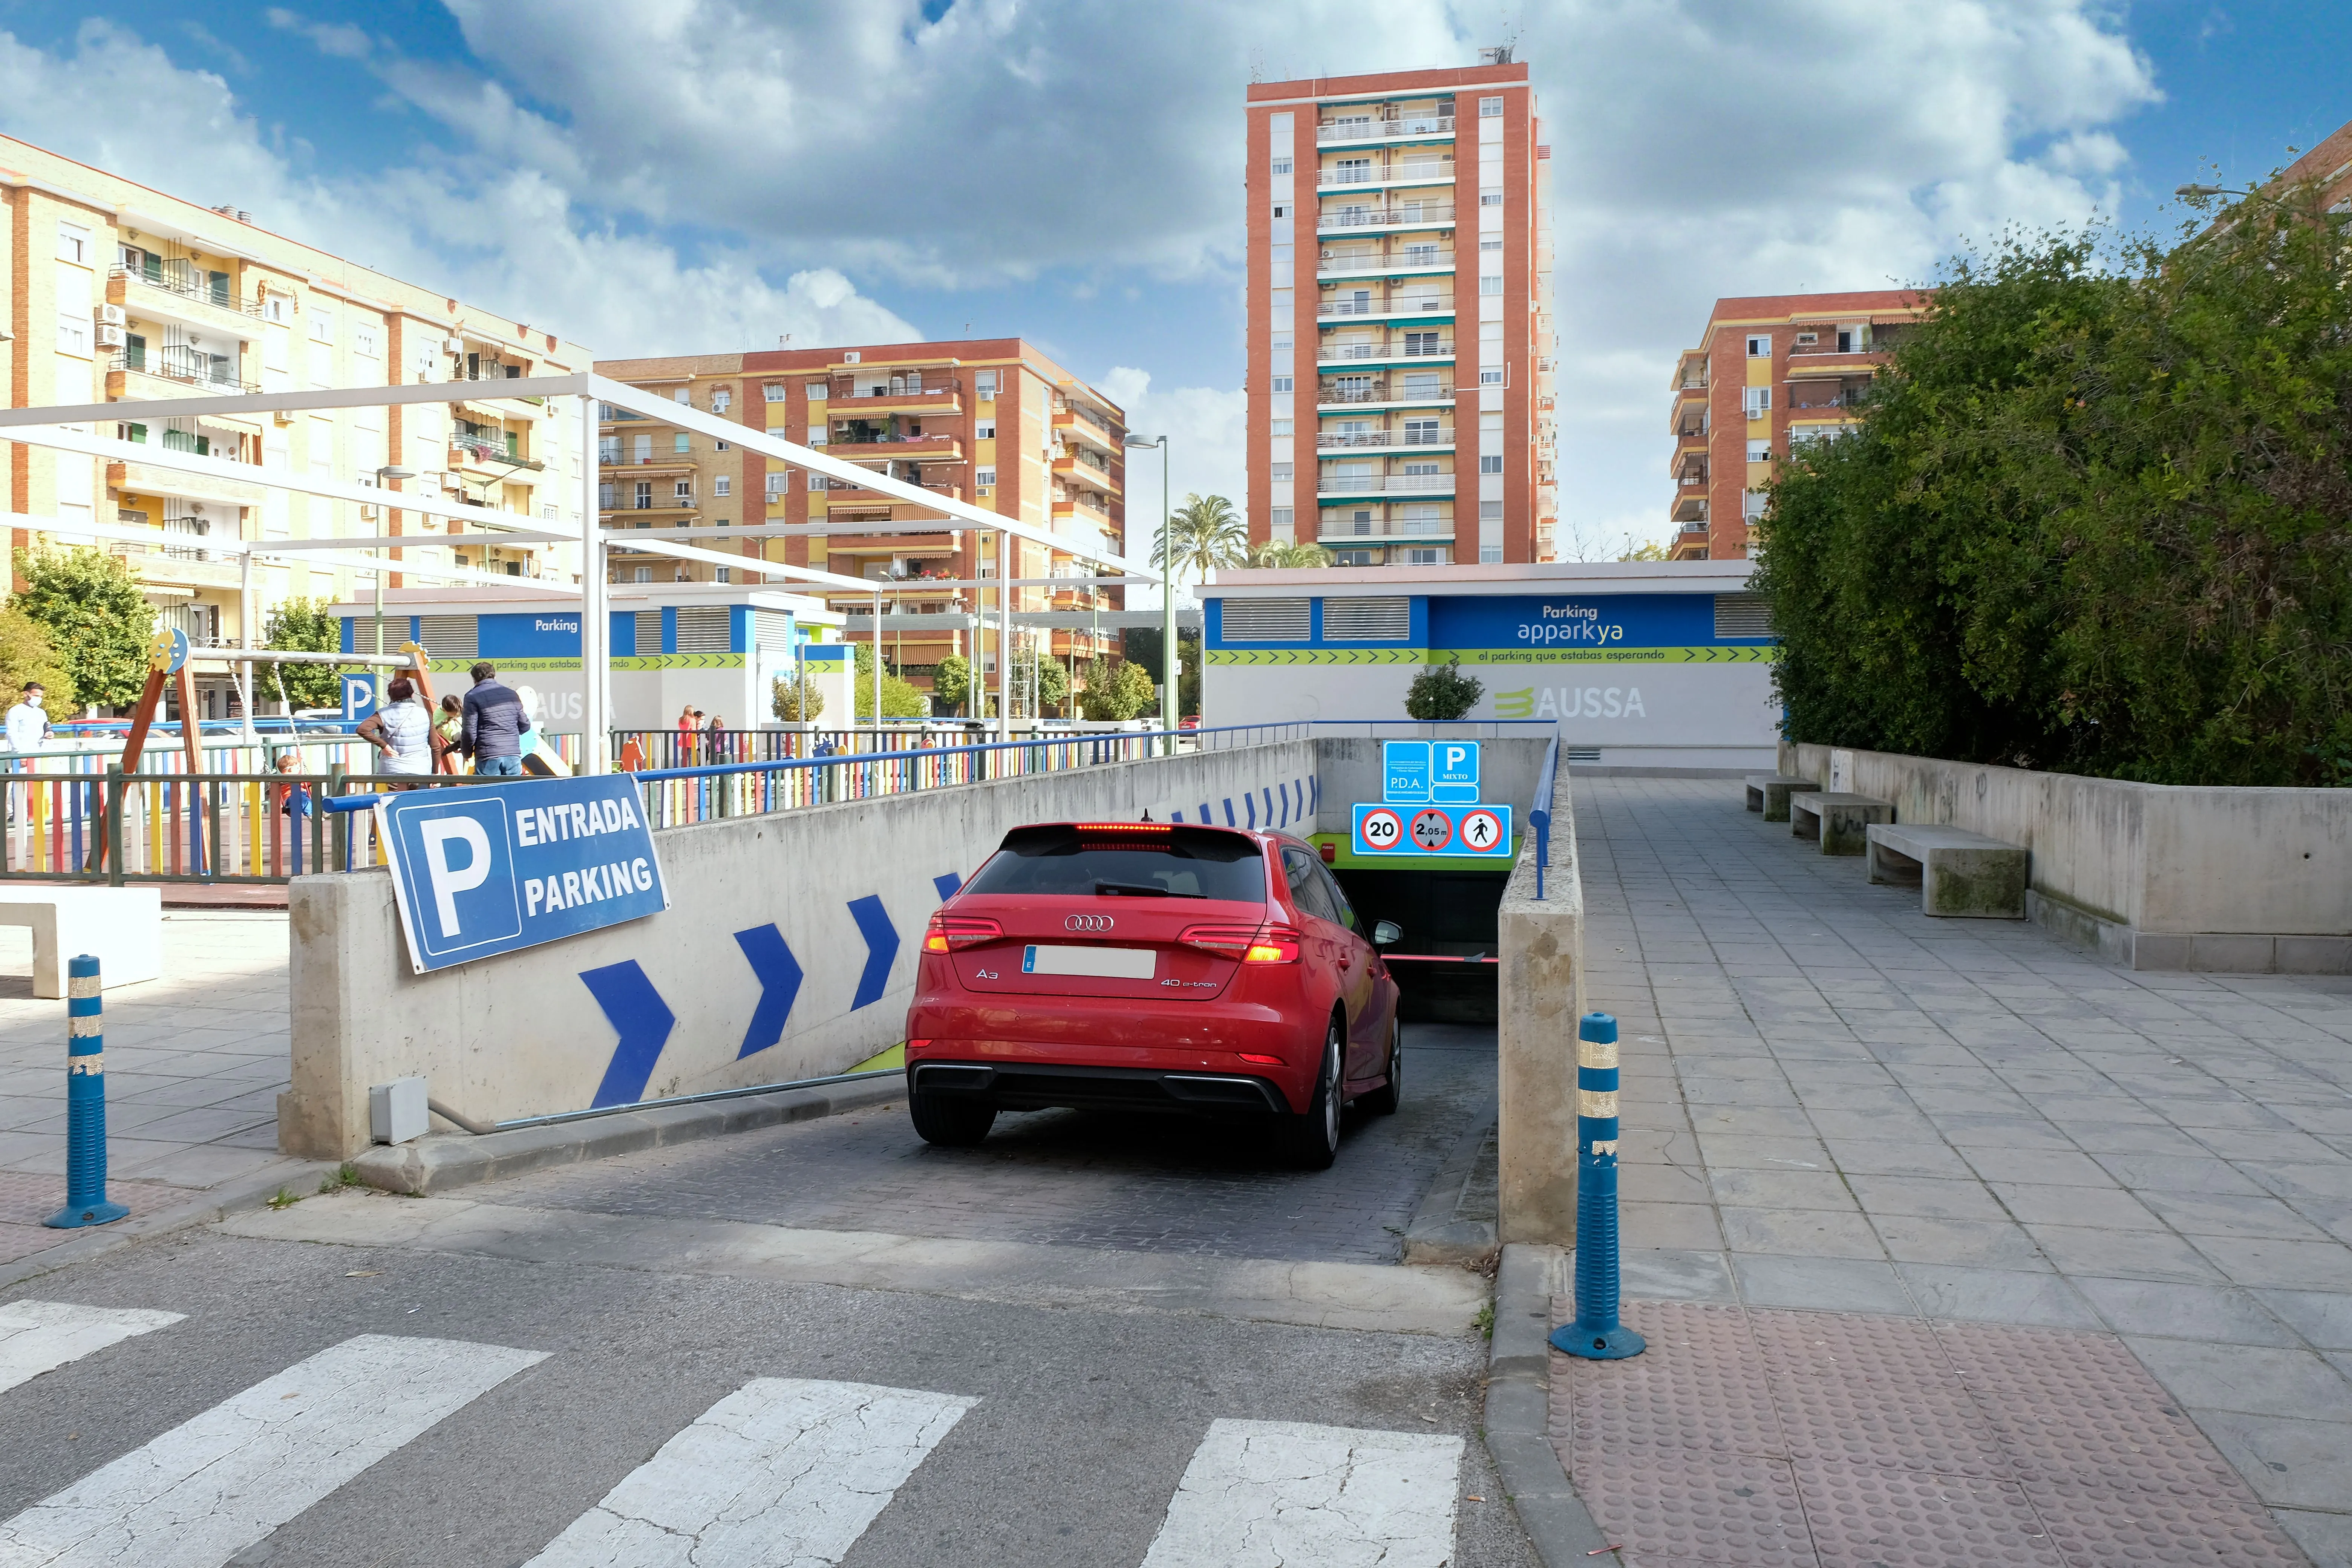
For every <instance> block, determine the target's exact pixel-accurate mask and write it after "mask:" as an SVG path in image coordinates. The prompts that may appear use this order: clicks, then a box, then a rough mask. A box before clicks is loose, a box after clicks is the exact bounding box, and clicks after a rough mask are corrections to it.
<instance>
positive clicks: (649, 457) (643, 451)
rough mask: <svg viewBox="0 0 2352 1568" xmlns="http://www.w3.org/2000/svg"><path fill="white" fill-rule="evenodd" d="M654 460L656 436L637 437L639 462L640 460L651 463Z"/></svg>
mask: <svg viewBox="0 0 2352 1568" xmlns="http://www.w3.org/2000/svg"><path fill="white" fill-rule="evenodd" d="M653 460H654V438H653V437H650V436H640V437H637V461H638V462H640V463H650V462H652V461H653Z"/></svg>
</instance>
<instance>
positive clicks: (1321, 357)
mask: <svg viewBox="0 0 2352 1568" xmlns="http://www.w3.org/2000/svg"><path fill="white" fill-rule="evenodd" d="M1453 357H1454V343H1453V341H1452V340H1451V339H1445V340H1441V341H1439V342H1415V341H1412V340H1411V339H1408V340H1407V341H1406V342H1402V343H1397V344H1390V343H1324V344H1320V345H1318V347H1317V349H1316V351H1315V363H1317V364H1318V365H1335V364H1349V363H1369V364H1402V363H1404V362H1405V361H1407V360H1449V361H1450V360H1452V359H1453Z"/></svg>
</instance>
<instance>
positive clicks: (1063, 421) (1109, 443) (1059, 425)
mask: <svg viewBox="0 0 2352 1568" xmlns="http://www.w3.org/2000/svg"><path fill="white" fill-rule="evenodd" d="M1054 428H1055V431H1056V432H1058V433H1059V434H1061V435H1064V436H1072V437H1076V438H1077V439H1078V440H1080V441H1083V442H1085V443H1087V445H1088V446H1091V447H1097V448H1098V449H1100V450H1102V451H1105V452H1117V451H1118V449H1119V440H1120V437H1119V433H1118V426H1114V425H1113V424H1112V423H1111V422H1110V421H1109V420H1108V419H1106V418H1104V417H1103V416H1101V415H1099V414H1097V413H1096V412H1095V411H1094V410H1093V409H1091V408H1088V407H1087V406H1086V405H1084V404H1079V403H1068V404H1064V405H1061V406H1060V407H1057V408H1055V410H1054Z"/></svg>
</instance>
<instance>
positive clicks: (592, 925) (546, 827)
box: [375, 773, 669, 974]
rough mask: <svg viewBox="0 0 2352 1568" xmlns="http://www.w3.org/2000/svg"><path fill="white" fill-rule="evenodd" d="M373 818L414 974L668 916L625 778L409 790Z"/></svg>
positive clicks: (388, 799)
mask: <svg viewBox="0 0 2352 1568" xmlns="http://www.w3.org/2000/svg"><path fill="white" fill-rule="evenodd" d="M375 819H376V831H377V833H378V835H379V836H380V837H382V839H383V844H384V846H385V847H386V850H387V852H388V854H389V857H390V858H391V861H392V886H393V891H394V896H395V898H396V900H397V901H398V903H399V905H400V924H401V929H402V931H404V932H405V933H406V935H407V939H408V961H409V963H410V964H411V965H412V966H413V967H414V968H415V971H416V973H419V974H422V973H425V972H426V971H427V970H433V969H446V968H447V967H448V966H450V965H451V964H456V963H471V962H472V961H474V960H475V959H478V958H489V957H491V956H493V955H495V954H498V953H501V952H513V951H514V950H515V949H517V948H522V947H535V946H537V945H538V944H539V943H541V942H554V941H556V940H557V939H558V938H561V937H567V936H577V935H579V934H580V933H581V932H583V931H595V930H597V929H598V928H600V927H603V926H609V925H618V924H619V923H621V922H622V921H633V920H636V919H639V918H641V917H643V916H646V915H654V914H659V913H661V912H662V911H663V910H666V909H667V908H669V889H667V886H665V885H664V883H663V881H662V874H661V861H660V859H659V858H657V857H656V855H655V853H654V838H653V833H652V831H651V830H650V829H648V828H647V827H646V821H645V816H644V814H643V813H642V812H640V811H639V810H638V808H637V792H636V786H635V784H633V783H631V782H630V780H629V779H628V778H627V777H625V775H621V774H614V773H602V774H593V775H590V776H587V777H584V778H572V779H546V780H532V781H530V782H529V783H525V784H501V785H494V786H485V787H483V788H479V789H435V790H415V791H411V792H409V793H407V794H403V795H386V796H385V797H384V798H383V799H381V800H379V801H377V802H376V806H375Z"/></svg>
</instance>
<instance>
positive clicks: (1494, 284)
mask: <svg viewBox="0 0 2352 1568" xmlns="http://www.w3.org/2000/svg"><path fill="white" fill-rule="evenodd" d="M1502 291H1503V279H1502V278H1501V277H1500V275H1496V276H1492V277H1486V278H1481V279H1478V292H1479V293H1481V294H1499V293H1501V292H1502Z"/></svg>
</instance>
